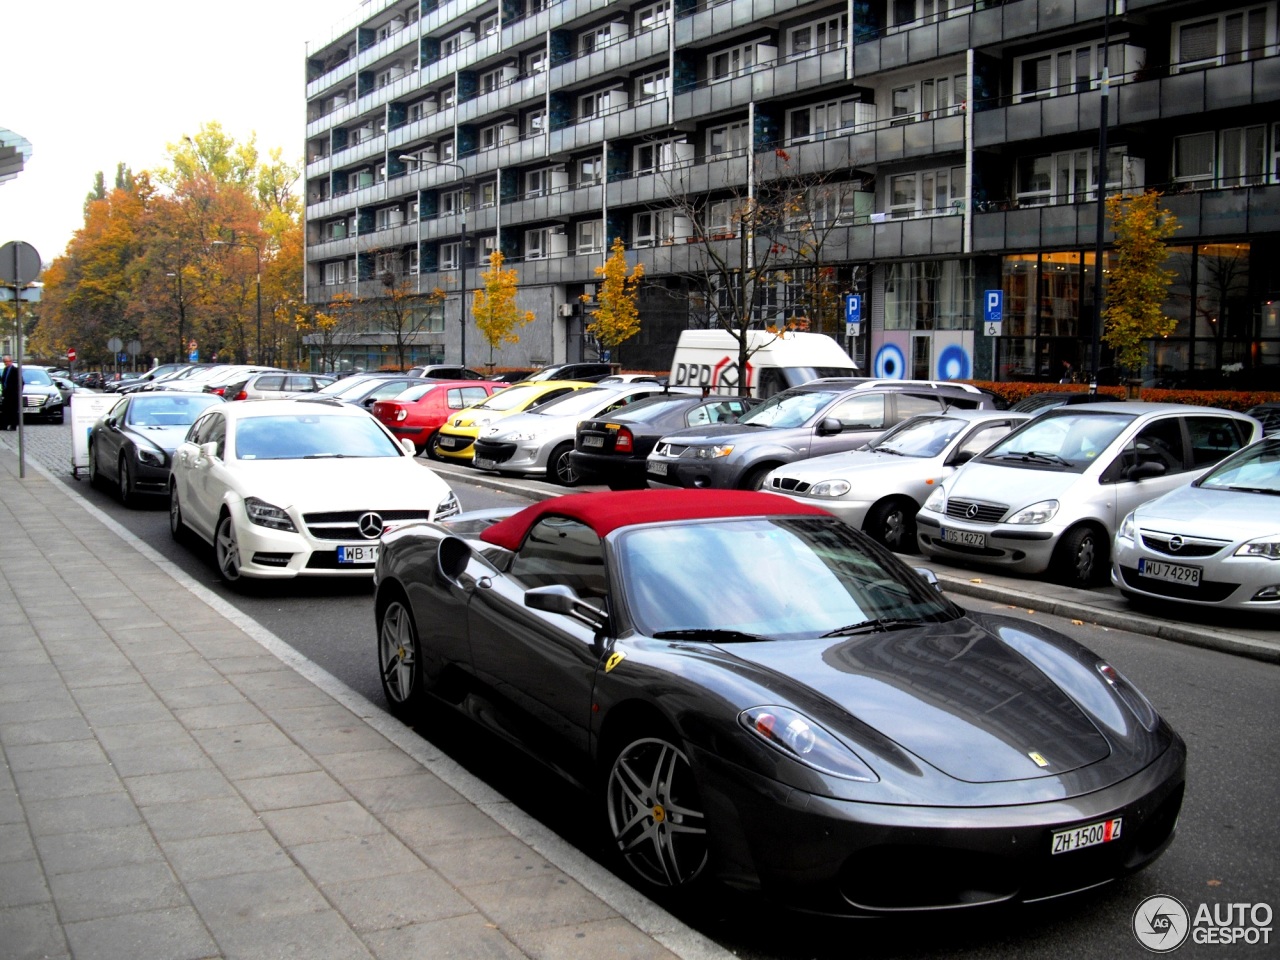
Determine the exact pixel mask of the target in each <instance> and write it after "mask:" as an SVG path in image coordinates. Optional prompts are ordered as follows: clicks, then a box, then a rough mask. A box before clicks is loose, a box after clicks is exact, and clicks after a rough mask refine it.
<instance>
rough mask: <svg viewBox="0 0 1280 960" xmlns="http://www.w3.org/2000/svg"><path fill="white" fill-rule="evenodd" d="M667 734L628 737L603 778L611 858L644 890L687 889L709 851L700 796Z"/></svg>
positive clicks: (700, 872)
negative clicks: (618, 861)
mask: <svg viewBox="0 0 1280 960" xmlns="http://www.w3.org/2000/svg"><path fill="white" fill-rule="evenodd" d="M674 739H675V738H674V737H673V736H672V735H670V734H668V733H665V732H657V733H656V735H653V736H638V737H636V736H628V737H626V738H625V745H624V746H623V747H622V749H621V750H619V751H617V753H615V754H613V758H612V760H611V762H610V763H609V767H608V774H607V776H606V778H605V787H604V794H605V801H604V802H605V826H606V828H607V830H608V837H609V841H610V844H611V848H612V850H613V852H614V854H615V855H616V856H617V857H618V858H619V859H620V860H621V862H622V864H623V865H624V866H625V867H626V869H627V871H628V872H629V873H630V874H631V875H633V876H635V877H638V878H639V879H640V880H641V881H643V882H644V883H645V884H646V885H647V886H649V887H651V888H656V889H657V890H665V891H676V890H679V891H684V890H688V889H691V888H692V887H693V886H694V885H695V884H696V883H697V882H698V881H699V880H701V879H702V878H703V876H704V874H706V873H707V872H708V871H707V869H706V868H707V861H708V859H709V854H710V846H709V844H708V842H707V825H706V813H705V810H704V807H703V803H702V795H701V793H700V792H699V790H698V785H697V781H696V779H695V777H694V771H693V765H692V764H691V763H690V762H689V757H688V755H687V754H686V753H685V752H684V751H683V750H682V749H681V748H680V747H678V746H676V745H675V743H673V742H672V741H673V740H674Z"/></svg>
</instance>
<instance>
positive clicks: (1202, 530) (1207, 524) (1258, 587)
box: [1111, 436, 1280, 613]
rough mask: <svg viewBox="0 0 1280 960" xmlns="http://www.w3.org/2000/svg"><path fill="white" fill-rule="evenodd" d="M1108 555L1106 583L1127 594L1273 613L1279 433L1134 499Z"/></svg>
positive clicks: (1279, 583) (1279, 591)
mask: <svg viewBox="0 0 1280 960" xmlns="http://www.w3.org/2000/svg"><path fill="white" fill-rule="evenodd" d="M1113 555H1114V557H1115V562H1114V564H1113V566H1112V570H1111V582H1112V583H1114V584H1115V585H1116V586H1118V587H1119V588H1120V590H1121V592H1122V593H1124V595H1125V596H1126V597H1128V598H1130V599H1137V598H1152V599H1159V600H1174V601H1177V602H1179V603H1187V604H1194V605H1196V606H1203V607H1216V608H1226V609H1234V610H1259V611H1265V612H1268V613H1280V436H1277V437H1267V438H1265V439H1263V440H1259V441H1258V442H1257V443H1254V444H1251V445H1250V446H1247V447H1244V448H1243V449H1241V450H1239V451H1238V452H1236V453H1235V454H1233V455H1232V456H1230V457H1228V458H1227V459H1225V460H1223V461H1222V462H1221V463H1219V464H1218V465H1217V466H1216V467H1214V468H1213V469H1212V470H1210V471H1209V472H1208V473H1206V474H1204V475H1203V476H1201V477H1200V478H1199V479H1197V480H1194V481H1192V482H1191V483H1189V484H1187V485H1185V486H1182V487H1179V488H1178V489H1176V490H1173V491H1171V492H1169V493H1166V494H1165V495H1164V496H1162V497H1157V498H1156V499H1154V500H1150V501H1148V502H1147V503H1144V504H1142V505H1141V506H1140V507H1138V508H1137V509H1136V510H1134V511H1133V512H1132V513H1130V514H1129V515H1128V516H1127V517H1125V518H1124V521H1123V522H1122V523H1121V524H1120V529H1119V530H1118V531H1117V533H1116V538H1115V545H1114V550H1113Z"/></svg>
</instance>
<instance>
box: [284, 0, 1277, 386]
mask: <svg viewBox="0 0 1280 960" xmlns="http://www.w3.org/2000/svg"><path fill="white" fill-rule="evenodd" d="M1210 7H1212V9H1210ZM1277 19H1278V18H1277V0H1268V2H1262V3H1235V2H1233V0H1226V2H1225V3H1223V4H1214V5H1206V4H1204V3H1201V2H1193V0H1185V2H1184V0H1010V2H1003V3H1002V2H997V0H985V2H984V0H975V2H963V0H959V2H957V0H843V2H836V3H830V2H824V0H721V2H711V3H695V2H693V0H635V2H623V0H560V2H550V0H456V2H450V3H438V2H437V0H398V2H391V0H368V2H366V3H365V4H364V6H363V7H362V8H361V9H360V11H358V13H357V16H356V19H354V20H353V22H352V23H350V24H349V25H346V26H343V27H340V28H338V29H336V30H335V31H334V32H333V34H332V38H331V39H330V40H329V41H327V42H325V43H322V44H320V45H317V46H315V47H313V49H312V50H311V51H310V53H309V57H308V61H307V77H308V82H307V100H308V110H309V113H308V125H307V157H306V219H307V225H306V229H307V297H308V300H309V301H312V302H315V303H323V302H326V301H329V300H331V299H332V298H333V297H334V296H335V295H337V294H348V295H351V296H354V297H358V298H362V299H363V298H377V297H379V296H385V295H386V294H387V291H388V290H389V289H390V288H391V287H395V288H397V289H405V290H411V291H419V292H423V293H426V292H429V291H432V290H436V289H443V290H445V291H446V292H447V293H448V294H450V299H449V300H447V301H445V302H444V303H443V305H441V304H440V303H439V302H438V301H437V302H436V303H434V304H432V305H431V306H428V307H423V308H422V309H424V310H428V311H434V313H433V314H429V315H428V319H427V322H426V323H424V324H423V326H422V329H421V330H420V332H418V333H417V334H415V338H414V339H415V341H416V343H415V345H414V349H415V352H416V356H417V359H420V360H423V361H427V360H440V359H443V358H444V357H445V356H448V358H449V359H451V360H452V359H454V358H456V357H457V356H458V351H459V347H460V346H461V344H460V340H461V339H462V337H463V335H464V332H463V327H462V322H463V318H462V315H461V310H460V301H459V298H458V294H459V292H460V290H461V288H462V287H463V286H465V287H466V288H467V289H468V290H474V289H475V288H476V286H477V285H478V275H479V271H480V270H481V269H483V268H484V266H485V265H486V262H487V257H488V255H489V253H490V252H492V251H493V250H499V251H501V252H502V253H503V255H504V257H505V258H506V262H507V264H508V265H510V266H514V267H515V268H516V269H517V270H518V274H519V278H520V290H521V293H520V297H521V301H522V306H524V307H526V308H528V309H532V310H534V311H535V313H536V315H537V317H538V321H537V323H536V324H535V325H534V326H533V327H530V328H526V330H524V331H523V332H522V333H521V342H520V344H519V345H518V346H515V347H504V348H502V351H501V352H500V353H499V354H498V356H497V358H496V359H497V362H498V363H499V364H501V365H512V366H514V365H520V364H525V363H528V362H533V361H538V360H545V361H553V360H564V359H570V360H576V359H579V358H582V357H584V356H585V357H587V358H591V357H593V356H594V351H593V349H592V346H591V344H590V342H589V338H588V337H585V336H584V334H583V330H584V323H585V322H589V321H587V320H584V317H583V316H582V311H583V308H582V306H581V304H580V300H579V297H580V295H581V294H583V293H584V292H589V291H590V290H591V289H592V288H593V285H594V283H595V281H596V279H597V278H596V274H595V268H596V267H598V266H600V265H601V263H602V262H603V260H604V258H605V256H606V255H607V252H608V249H609V245H610V243H611V242H612V240H613V238H615V237H620V238H622V240H623V241H624V243H625V244H626V247H627V250H628V258H629V260H630V261H632V262H640V263H643V264H644V266H645V270H646V287H645V292H644V295H643V298H642V316H643V323H644V330H643V331H642V333H641V335H640V336H639V337H638V338H636V341H635V343H630V342H629V343H628V344H627V345H625V347H624V348H623V349H624V351H626V353H625V360H626V362H627V364H628V365H629V366H636V367H640V368H648V369H662V368H664V366H665V364H666V363H667V362H668V361H669V358H670V355H671V351H672V348H673V346H674V342H675V338H676V335H677V332H678V330H679V329H681V328H683V327H685V326H691V325H700V324H705V323H708V322H714V314H715V312H716V310H717V309H718V303H717V295H716V287H715V283H714V282H713V283H712V284H711V291H712V292H711V294H710V295H709V296H708V295H706V294H705V292H704V294H703V295H702V296H698V295H696V291H697V285H696V284H691V283H690V281H689V278H690V276H691V275H698V274H705V272H706V269H707V263H708V262H709V261H708V256H707V253H708V251H709V250H711V251H715V250H727V251H736V252H734V253H733V255H734V256H737V257H738V258H739V259H738V260H737V261H734V262H737V263H739V264H740V263H742V260H743V258H745V259H746V260H747V261H753V260H754V258H756V257H757V256H758V257H767V256H769V255H770V254H772V255H774V257H775V260H774V264H775V265H776V268H777V269H776V271H775V272H774V273H773V274H771V275H770V276H771V277H772V279H770V280H768V281H767V282H764V283H762V284H760V285H759V287H758V288H757V289H755V290H754V291H753V293H752V297H753V300H754V302H755V312H756V315H757V316H758V318H759V320H760V322H761V323H775V322H779V321H786V320H789V319H793V318H795V317H797V316H804V317H809V318H812V316H813V314H814V312H815V311H814V307H813V299H814V297H813V293H812V291H813V289H814V286H815V282H816V278H821V281H822V283H824V284H826V285H827V286H828V287H832V288H834V289H835V291H836V292H837V294H849V293H858V294H861V295H862V296H861V307H862V312H861V315H860V320H861V321H862V322H861V324H860V326H859V332H858V335H857V337H856V339H855V338H851V339H850V340H849V346H850V348H851V349H852V351H853V352H854V353H855V355H856V356H857V357H858V358H859V359H861V360H864V361H865V363H866V365H867V367H868V368H869V369H870V370H872V371H873V372H875V373H876V374H879V375H888V376H920V377H939V378H956V377H969V376H979V377H995V378H998V379H1008V378H1018V377H1026V378H1044V379H1057V378H1058V376H1059V375H1060V374H1061V372H1062V371H1063V370H1064V369H1067V366H1068V365H1070V367H1071V368H1073V369H1075V370H1080V369H1082V368H1087V367H1088V366H1089V362H1090V353H1091V343H1092V340H1093V331H1094V323H1093V313H1094V302H1095V296H1094V289H1093V284H1094V276H1095V256H1096V251H1097V250H1098V249H1099V246H1098V229H1097V224H1098V217H1099V213H1100V204H1099V202H1098V200H1099V196H1098V192H1099V184H1098V179H1099V173H1100V171H1105V174H1106V176H1105V180H1106V182H1105V184H1104V185H1103V187H1104V195H1105V194H1108V193H1116V192H1120V191H1140V190H1142V189H1144V188H1145V189H1156V190H1159V191H1161V192H1162V193H1163V194H1164V196H1163V198H1162V201H1161V202H1162V204H1163V205H1164V206H1165V207H1166V208H1168V209H1169V210H1170V211H1171V212H1172V213H1173V214H1175V215H1176V217H1177V218H1178V221H1179V222H1180V224H1181V228H1180V230H1179V231H1178V232H1177V233H1176V235H1175V236H1174V237H1173V239H1172V240H1171V241H1170V245H1171V250H1172V253H1171V257H1170V261H1169V266H1170V268H1171V269H1172V270H1173V271H1174V280H1173V283H1172V285H1171V287H1170V295H1169V298H1168V300H1167V302H1166V304H1165V309H1166V310H1167V311H1168V312H1170V313H1171V314H1173V315H1174V316H1175V317H1176V318H1177V321H1178V325H1177V329H1176V331H1175V332H1174V333H1173V334H1172V335H1171V336H1169V337H1168V338H1165V339H1162V340H1160V341H1159V342H1153V343H1151V345H1150V350H1149V356H1148V365H1147V369H1146V371H1145V374H1146V376H1148V377H1150V378H1160V379H1164V380H1166V381H1168V382H1171V383H1172V382H1187V381H1189V380H1194V379H1200V380H1206V381H1207V380H1213V381H1220V382H1223V383H1224V384H1228V385H1229V384H1233V383H1234V384H1238V385H1242V386H1243V385H1246V384H1247V383H1253V384H1257V383H1258V382H1259V381H1263V382H1265V378H1266V375H1267V374H1271V375H1272V376H1273V378H1274V379H1275V380H1276V381H1277V382H1280V376H1275V375H1276V374H1280V109H1278V104H1280V33H1278V31H1280V26H1278V25H1277ZM1104 103H1105V104H1106V106H1107V123H1106V124H1105V138H1104V135H1103V126H1104V125H1103V124H1101V123H1100V114H1101V105H1102V104H1104ZM1102 143H1105V145H1106V147H1105V163H1103V164H1099V162H1098V161H1099V146H1100V144H1102ZM780 180H781V181H782V182H785V183H786V184H787V185H788V186H789V187H792V188H797V189H799V190H800V192H802V193H804V192H805V191H807V194H806V195H807V197H808V200H809V201H810V202H809V203H808V204H807V205H806V209H805V212H804V216H803V218H802V219H803V220H804V226H805V227H806V228H808V229H810V230H812V229H814V227H815V226H816V227H817V228H818V229H819V230H820V231H821V258H820V260H818V259H815V258H813V256H812V254H813V247H814V244H813V243H811V242H804V243H796V244H792V245H788V244H787V243H785V242H782V241H783V239H784V238H785V234H786V233H787V231H788V230H789V229H792V228H794V227H796V224H795V223H794V222H792V219H793V218H792V219H789V218H788V217H786V216H781V217H777V218H774V219H773V220H772V221H771V226H770V229H769V231H765V230H763V229H759V233H758V235H757V229H758V224H755V223H754V222H753V223H752V224H751V225H747V221H745V220H743V219H742V217H741V216H740V215H739V212H738V211H740V210H741V209H742V204H743V203H744V202H753V201H756V200H757V199H758V197H759V196H761V195H763V194H764V193H766V192H767V191H768V189H769V185H770V184H773V185H774V186H775V187H776V185H777V183H778V182H780ZM766 233H767V235H766ZM744 239H745V241H746V242H745V243H744V242H743V241H744ZM1106 239H1107V240H1108V241H1109V239H1110V235H1109V233H1108V234H1107V238H1106ZM786 250H790V251H792V252H794V253H795V254H796V255H795V256H794V257H792V258H791V259H788V258H787V257H786V256H778V254H779V252H780V251H786ZM1109 256H1111V255H1110V254H1108V253H1105V252H1104V256H1103V261H1102V269H1101V270H1100V271H1097V274H1098V276H1103V275H1105V272H1106V269H1107V263H1108V257H1109ZM716 262H722V261H719V260H717V261H716ZM704 279H705V277H704ZM721 282H723V281H721ZM704 287H705V284H704ZM991 290H1001V291H1002V292H1003V317H1002V324H1001V326H1000V327H999V328H998V329H999V335H998V336H991V335H989V330H990V328H989V327H988V326H987V325H986V324H984V322H983V321H984V319H986V317H985V314H984V303H985V302H986V300H985V298H986V293H987V291H991ZM466 322H468V324H469V318H467V321H466ZM378 326H379V321H378V320H377V317H376V311H375V312H374V313H372V314H370V317H369V321H368V330H367V332H366V334H365V335H364V336H363V337H361V338H360V340H361V342H360V343H359V344H356V345H353V346H352V347H350V348H349V350H350V352H351V353H352V355H353V359H354V360H355V362H357V363H358V365H363V366H367V365H374V364H376V363H378V362H379V361H380V360H381V359H384V357H383V355H382V354H380V346H379V344H380V342H381V341H385V340H386V339H387V338H386V337H385V336H382V337H380V334H379V330H378ZM831 332H835V333H836V334H837V335H838V336H840V337H844V336H845V335H846V334H847V333H848V332H849V331H848V330H847V329H846V327H845V324H844V323H843V318H842V319H841V322H840V323H839V325H838V327H832V328H831ZM466 342H467V343H468V344H469V350H468V353H469V355H468V356H467V357H466V358H465V359H466V360H467V361H469V362H473V363H477V362H484V361H485V360H487V359H488V357H487V355H486V354H484V353H482V352H481V351H482V349H484V350H487V348H482V346H481V344H480V341H479V337H478V335H477V334H476V333H475V331H474V328H471V331H470V337H468V338H467V341H466ZM1105 354H1106V351H1105V348H1104V361H1103V362H1104V363H1105V362H1106V361H1105Z"/></svg>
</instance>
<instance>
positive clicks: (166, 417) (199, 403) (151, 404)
mask: <svg viewBox="0 0 1280 960" xmlns="http://www.w3.org/2000/svg"><path fill="white" fill-rule="evenodd" d="M221 402H222V400H221V398H220V397H218V395H217V394H214V393H206V394H201V395H199V396H193V397H184V396H181V395H179V394H175V393H147V394H141V395H139V396H136V397H134V398H133V399H132V400H130V401H129V416H128V419H127V422H128V423H129V424H130V425H131V426H135V427H189V426H191V424H193V423H195V422H196V417H198V416H200V414H201V413H202V412H204V411H205V410H207V409H208V408H209V407H211V406H213V405H214V404H215V403H221Z"/></svg>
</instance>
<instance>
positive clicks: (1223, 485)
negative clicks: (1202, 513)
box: [1196, 439, 1280, 494]
mask: <svg viewBox="0 0 1280 960" xmlns="http://www.w3.org/2000/svg"><path fill="white" fill-rule="evenodd" d="M1196 486H1198V487H1203V488H1204V489H1206V490H1241V491H1245V492H1248V493H1269V494H1280V440H1271V439H1267V440H1262V441H1259V442H1258V443H1255V444H1252V445H1250V446H1247V447H1245V448H1244V449H1243V450H1241V451H1240V452H1239V453H1237V454H1236V455H1235V456H1233V457H1228V458H1227V459H1226V460H1224V461H1222V463H1220V464H1218V465H1217V466H1216V467H1214V468H1213V469H1212V470H1210V471H1209V472H1208V473H1206V474H1205V475H1204V476H1203V477H1201V478H1200V479H1199V480H1198V481H1196Z"/></svg>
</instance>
